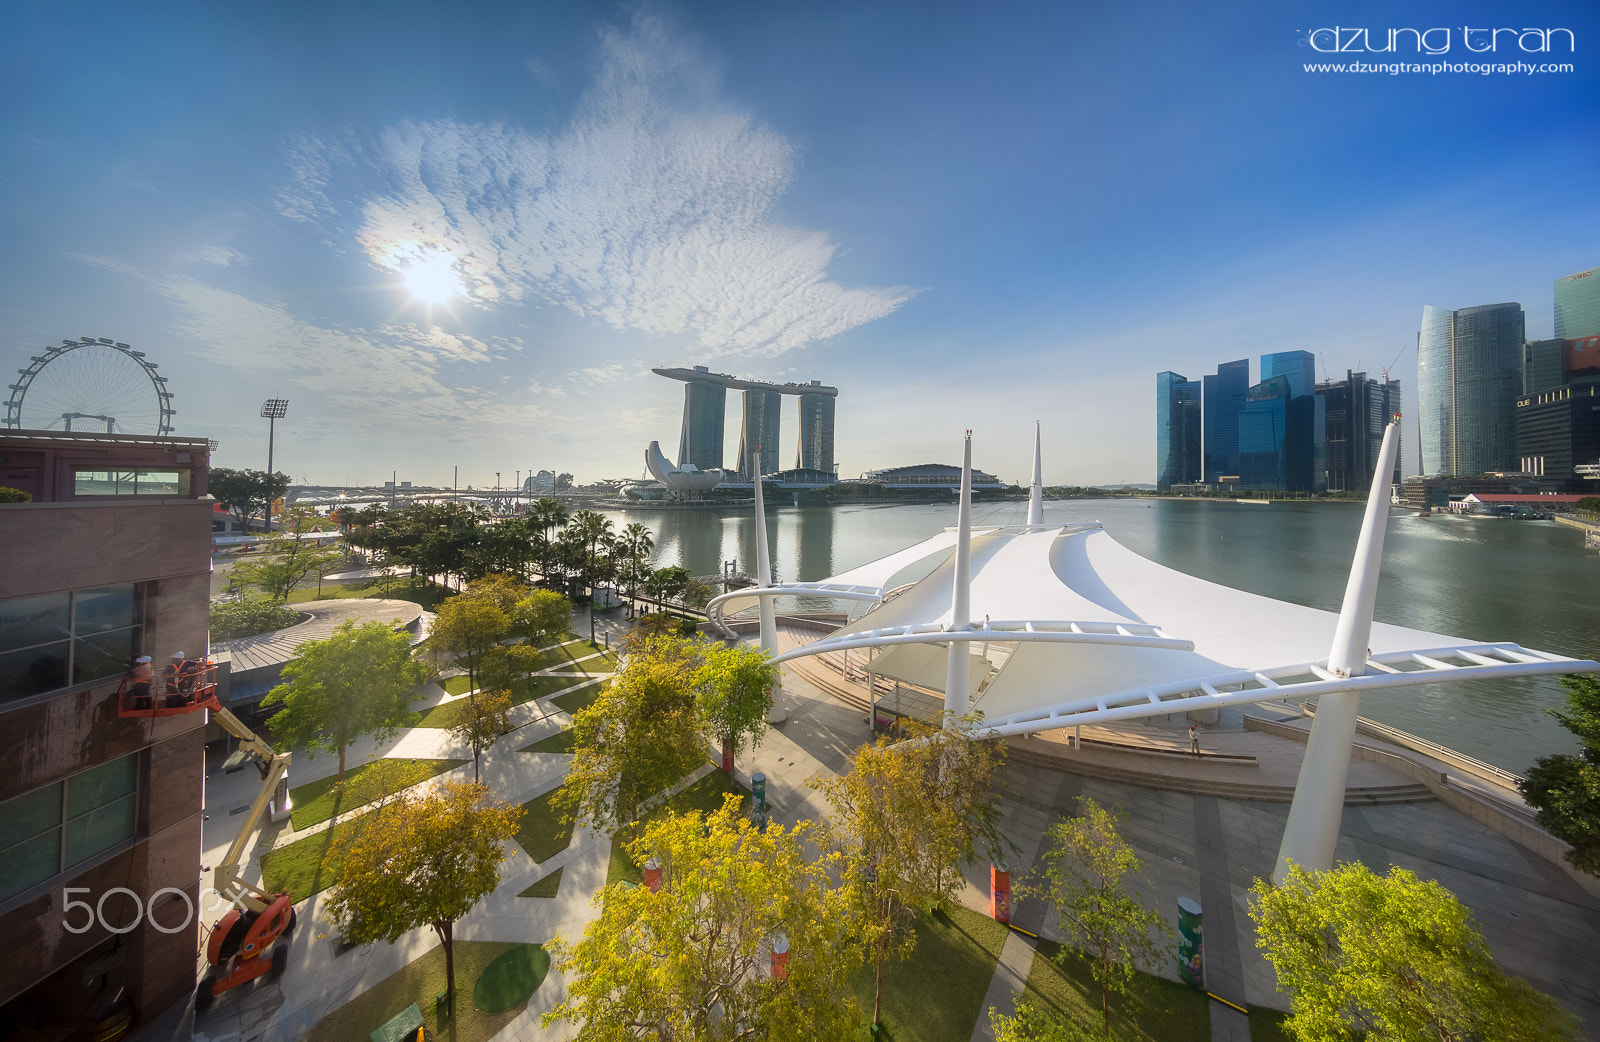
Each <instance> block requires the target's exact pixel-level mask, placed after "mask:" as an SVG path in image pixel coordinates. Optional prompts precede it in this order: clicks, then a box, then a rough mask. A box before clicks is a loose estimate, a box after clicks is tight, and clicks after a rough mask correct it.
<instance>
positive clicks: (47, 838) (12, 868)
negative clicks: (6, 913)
mask: <svg viewBox="0 0 1600 1042" xmlns="http://www.w3.org/2000/svg"><path fill="white" fill-rule="evenodd" d="M60 871H61V833H60V832H58V831H56V830H55V829H51V830H50V831H49V832H47V833H45V834H44V835H42V836H39V837H38V838H36V839H31V840H29V841H28V842H26V843H23V844H20V845H18V846H15V847H12V848H11V849H10V850H6V851H0V901H9V900H11V898H13V897H16V896H17V895H18V894H20V893H22V892H23V891H24V890H27V889H29V888H31V887H34V886H37V885H39V884H40V883H42V882H44V881H45V880H46V879H49V878H50V877H51V876H53V875H55V874H56V873H57V872H60Z"/></svg>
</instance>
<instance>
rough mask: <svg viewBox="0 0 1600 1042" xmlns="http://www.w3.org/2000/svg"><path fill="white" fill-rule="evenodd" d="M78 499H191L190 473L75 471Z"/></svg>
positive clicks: (74, 485)
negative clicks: (109, 497) (107, 497)
mask: <svg viewBox="0 0 1600 1042" xmlns="http://www.w3.org/2000/svg"><path fill="white" fill-rule="evenodd" d="M72 477H73V482H72V494H73V495H74V496H187V495H188V494H189V472H188V471H187V470H90V469H79V470H74V471H73V474H72Z"/></svg>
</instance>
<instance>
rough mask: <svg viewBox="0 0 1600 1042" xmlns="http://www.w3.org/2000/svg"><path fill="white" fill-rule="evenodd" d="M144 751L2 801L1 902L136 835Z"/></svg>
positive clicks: (0, 824) (0, 834) (0, 829)
mask: <svg viewBox="0 0 1600 1042" xmlns="http://www.w3.org/2000/svg"><path fill="white" fill-rule="evenodd" d="M138 768H139V754H138V753H133V754H131V755H128V756H124V757H121V758H119V759H116V760H112V761H110V762H108V763H103V764H100V765H99V766H98V767H91V768H89V769H88V770H87V771H82V772H80V773H78V774H74V775H73V776H72V777H70V778H68V779H66V780H65V781H59V782H56V783H55V784H54V785H46V786H44V787H43V788H40V789H34V790H33V791H32V792H28V793H24V794H23V795H21V796H17V797H14V798H13V799H9V800H6V801H5V802H4V803H0V903H3V902H5V901H9V900H11V899H12V898H13V897H16V896H17V895H18V894H21V893H24V892H26V891H28V890H31V889H33V888H34V887H36V886H38V885H39V884H40V883H43V882H46V881H47V880H50V879H52V878H54V877H56V876H58V875H61V874H62V873H64V872H66V871H68V870H69V869H71V868H73V867H74V866H76V865H81V864H83V863H84V862H85V861H88V860H90V859H91V858H93V857H94V856H95V855H96V854H100V853H103V852H105V851H107V850H110V849H112V848H113V847H115V846H117V845H119V844H121V843H124V842H126V841H128V840H130V839H133V838H134V834H135V831H136V822H137V819H138V815H137V813H136V811H137V805H138V801H137V797H138V788H139V769H138Z"/></svg>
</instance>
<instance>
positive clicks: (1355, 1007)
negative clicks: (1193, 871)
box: [1250, 862, 1581, 1042]
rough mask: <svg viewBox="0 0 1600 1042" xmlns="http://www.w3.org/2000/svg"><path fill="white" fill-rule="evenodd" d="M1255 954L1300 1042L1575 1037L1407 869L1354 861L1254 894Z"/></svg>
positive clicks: (1457, 905)
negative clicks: (1283, 1000) (1373, 867)
mask: <svg viewBox="0 0 1600 1042" xmlns="http://www.w3.org/2000/svg"><path fill="white" fill-rule="evenodd" d="M1254 896H1255V901H1254V903H1253V904H1252V906H1251V908H1250V917H1251V918H1252V919H1253V920H1255V924H1256V947H1258V948H1260V949H1261V950H1262V951H1263V952H1264V953H1265V954H1266V957H1267V959H1268V961H1270V962H1271V963H1272V965H1273V968H1274V969H1276V970H1277V971H1278V986H1279V987H1280V988H1283V989H1284V990H1286V991H1288V992H1289V995H1290V997H1291V1002H1292V1012H1293V1015H1292V1016H1291V1017H1290V1018H1289V1019H1288V1020H1286V1021H1284V1026H1285V1027H1286V1028H1288V1029H1289V1030H1291V1031H1293V1032H1294V1033H1295V1035H1296V1036H1297V1037H1299V1038H1302V1039H1319V1040H1321V1039H1329V1040H1334V1039H1339V1040H1343V1039H1357V1038H1365V1039H1367V1040H1368V1042H1387V1040H1396V1042H1398V1040H1405V1042H1413V1040H1414V1042H1424V1040H1425V1042H1456V1040H1466V1039H1517V1040H1519V1042H1544V1040H1557V1039H1576V1038H1579V1037H1581V1036H1580V1035H1579V1033H1578V1030H1577V1026H1576V1025H1575V1024H1574V1023H1573V1020H1572V1017H1571V1016H1570V1015H1569V1014H1568V1013H1566V1012H1565V1011H1564V1010H1562V1009H1561V1008H1560V1007H1559V1006H1557V1005H1556V1004H1555V1002H1553V1001H1552V1000H1551V999H1550V998H1549V997H1547V996H1545V995H1543V994H1541V993H1539V992H1538V991H1536V990H1534V988H1533V987H1532V986H1531V985H1529V984H1528V982H1527V981H1524V980H1522V979H1520V978H1517V977H1510V976H1507V975H1506V974H1505V973H1504V972H1502V971H1501V969H1500V967H1498V966H1496V965H1495V962H1494V957H1493V956H1492V955H1491V954H1490V953H1489V945H1488V943H1487V942H1486V941H1485V940H1484V939H1483V934H1482V933H1481V932H1479V930H1478V927H1477V924H1476V923H1474V922H1473V919H1472V913H1471V912H1469V911H1468V910H1467V909H1466V908H1465V907H1464V906H1463V905H1462V904H1461V902H1459V901H1457V900H1456V899H1455V895H1453V894H1452V893H1450V891H1448V890H1446V889H1445V888H1444V887H1442V886H1440V885H1439V884H1438V883H1435V882H1424V881H1422V880H1420V879H1418V878H1417V877H1416V876H1415V875H1413V874H1412V873H1410V872H1407V871H1406V870H1405V869H1403V868H1391V869H1390V870H1389V874H1388V875H1386V876H1378V875H1374V874H1373V873H1372V872H1371V871H1370V870H1368V869H1367V867H1366V866H1365V865H1362V864H1360V863H1359V862H1356V863H1350V864H1345V865H1340V866H1339V867H1338V868H1335V869H1333V870H1332V871H1330V872H1307V871H1306V870H1305V869H1303V868H1301V867H1300V866H1298V865H1293V866H1291V867H1290V870H1289V877H1288V878H1287V879H1286V880H1284V883H1283V885H1282V886H1277V887H1274V886H1273V885H1272V884H1271V883H1269V882H1268V881H1266V880H1260V881H1258V882H1257V883H1256V886H1255V890H1254Z"/></svg>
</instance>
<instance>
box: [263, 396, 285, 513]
mask: <svg viewBox="0 0 1600 1042" xmlns="http://www.w3.org/2000/svg"><path fill="white" fill-rule="evenodd" d="M288 411H289V399H287V398H268V399H267V400H266V401H264V402H262V403H261V415H262V416H263V417H264V418H265V419H266V421H267V478H268V480H269V481H270V480H271V478H272V436H273V433H274V428H275V427H276V425H277V423H278V421H279V420H281V419H283V417H284V415H285V414H286V413H287V412H288ZM267 534H268V535H271V534H272V496H271V495H270V494H269V495H268V496H267Z"/></svg>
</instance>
